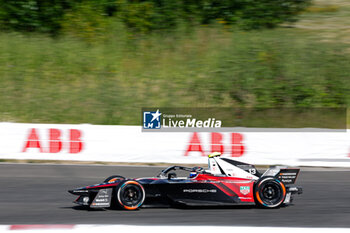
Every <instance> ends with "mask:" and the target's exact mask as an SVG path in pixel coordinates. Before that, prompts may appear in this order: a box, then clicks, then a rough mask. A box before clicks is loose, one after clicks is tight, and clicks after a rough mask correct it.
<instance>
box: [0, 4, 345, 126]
mask: <svg viewBox="0 0 350 233" xmlns="http://www.w3.org/2000/svg"><path fill="white" fill-rule="evenodd" d="M343 2H346V1H335V2H334V3H332V4H333V5H336V6H337V7H333V8H332V9H336V10H332V11H326V10H320V11H316V12H315V10H314V11H313V12H306V13H304V14H303V15H302V17H301V21H300V22H298V23H297V24H296V25H294V27H285V28H278V29H274V30H259V31H239V30H226V29H223V28H222V27H220V26H213V27H200V28H196V29H194V30H193V31H192V32H190V33H184V32H174V34H169V35H167V34H162V35H161V34H155V35H149V36H143V37H139V38H133V37H129V36H128V35H127V33H125V32H123V31H119V33H118V34H111V35H109V36H108V38H107V39H104V40H101V41H95V42H91V43H87V42H84V41H82V40H80V39H74V38H70V37H67V36H66V37H60V38H49V37H47V36H45V35H23V34H17V33H1V34H0V121H11V122H40V123H93V124H139V122H140V111H141V107H152V106H166V107H337V106H347V105H349V103H350V102H349V101H350V99H349V95H348V93H349V89H350V74H349V71H350V50H349V45H350V44H349V34H347V33H345V32H344V30H347V32H349V28H348V29H344V28H343V27H346V26H347V24H346V23H345V22H349V21H350V7H349V6H348V5H347V4H346V3H345V4H344V3H343ZM316 3H317V5H316V6H321V8H322V6H323V5H322V4H324V3H323V2H322V1H317V2H316ZM346 20H348V21H346ZM322 25H323V26H322ZM337 27H338V29H337Z"/></svg>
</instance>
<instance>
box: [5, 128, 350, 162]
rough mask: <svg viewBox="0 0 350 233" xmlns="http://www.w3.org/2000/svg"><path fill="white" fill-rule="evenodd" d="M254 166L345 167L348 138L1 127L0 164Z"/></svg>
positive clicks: (349, 148)
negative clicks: (213, 160)
mask: <svg viewBox="0 0 350 233" xmlns="http://www.w3.org/2000/svg"><path fill="white" fill-rule="evenodd" d="M212 151H221V152H223V153H224V156H227V157H235V158H236V159H238V160H241V161H243V162H248V163H254V164H285V165H306V166H307V165H310V166H344V167H345V166H349V167H350V156H349V152H350V132H349V131H348V132H346V133H345V132H244V133H242V132H241V133H239V132H235V133H226V132H225V133H224V132H220V133H206V132H205V133H204V132H198V133H193V132H188V133H160V132H159V133H157V132H141V127H140V126H101V125H87V124H81V125H63V124H19V123H0V158H2V159H40V160H81V161H113V162H166V163H206V162H207V157H206V155H207V154H208V153H210V152H212Z"/></svg>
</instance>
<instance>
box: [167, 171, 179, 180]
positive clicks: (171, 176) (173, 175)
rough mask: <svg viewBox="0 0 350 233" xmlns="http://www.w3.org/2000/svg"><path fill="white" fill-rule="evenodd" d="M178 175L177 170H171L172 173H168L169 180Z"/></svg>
mask: <svg viewBox="0 0 350 233" xmlns="http://www.w3.org/2000/svg"><path fill="white" fill-rule="evenodd" d="M176 177H177V175H176V173H175V172H170V173H169V174H168V180H170V179H174V178H176Z"/></svg>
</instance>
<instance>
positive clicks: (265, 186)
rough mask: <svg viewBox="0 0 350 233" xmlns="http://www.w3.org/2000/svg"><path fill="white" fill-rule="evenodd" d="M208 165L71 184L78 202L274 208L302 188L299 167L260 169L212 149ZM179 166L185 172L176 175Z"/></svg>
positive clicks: (131, 207)
mask: <svg viewBox="0 0 350 233" xmlns="http://www.w3.org/2000/svg"><path fill="white" fill-rule="evenodd" d="M208 164H209V169H208V170H205V169H203V168H201V167H193V168H189V167H183V166H171V167H168V168H166V169H164V170H162V171H161V172H160V173H159V174H158V175H157V176H156V177H151V178H138V179H127V178H124V177H122V176H117V175H116V176H111V177H108V178H107V179H106V180H105V181H104V182H103V183H101V184H97V185H91V186H86V187H82V188H77V189H73V190H69V192H70V193H71V194H74V195H78V198H77V199H76V200H75V201H74V202H75V203H77V204H79V205H82V206H87V207H90V208H107V207H116V208H122V209H126V210H135V209H138V208H139V207H170V206H230V205H257V206H261V207H266V208H275V207H279V206H281V205H287V204H290V203H291V202H292V195H293V194H301V193H302V189H301V188H300V187H297V186H294V183H295V180H296V179H297V176H298V173H299V169H298V168H286V167H270V168H269V169H267V170H266V171H265V172H264V173H263V174H261V173H260V172H259V171H258V170H257V169H256V168H255V166H254V165H251V164H247V163H242V162H239V161H236V160H232V159H229V158H221V157H220V153H213V154H211V155H209V163H208ZM178 172H187V173H188V174H187V175H186V177H178V176H177V173H178Z"/></svg>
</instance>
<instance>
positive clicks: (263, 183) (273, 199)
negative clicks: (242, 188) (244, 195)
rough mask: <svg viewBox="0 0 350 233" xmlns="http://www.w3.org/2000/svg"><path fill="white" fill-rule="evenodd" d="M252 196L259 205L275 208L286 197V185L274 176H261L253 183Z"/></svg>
mask: <svg viewBox="0 0 350 233" xmlns="http://www.w3.org/2000/svg"><path fill="white" fill-rule="evenodd" d="M254 198H255V202H256V204H257V205H258V206H260V207H265V208H277V207H279V206H280V205H282V204H283V201H284V199H285V198H286V187H285V186H284V184H283V183H282V182H281V181H279V180H278V179H276V178H275V177H262V178H261V179H260V180H258V181H257V183H256V184H255V188H254Z"/></svg>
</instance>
